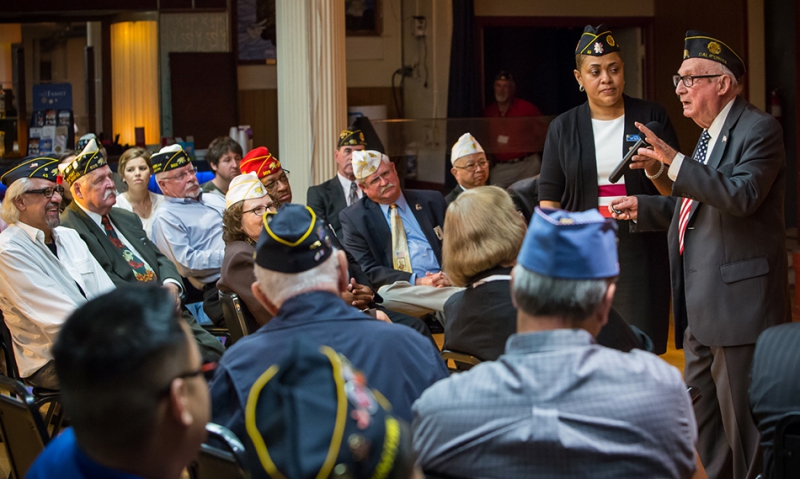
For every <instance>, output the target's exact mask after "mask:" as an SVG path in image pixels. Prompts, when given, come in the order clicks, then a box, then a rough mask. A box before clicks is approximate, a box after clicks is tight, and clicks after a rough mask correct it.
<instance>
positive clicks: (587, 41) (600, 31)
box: [575, 24, 619, 57]
mask: <svg viewBox="0 0 800 479" xmlns="http://www.w3.org/2000/svg"><path fill="white" fill-rule="evenodd" d="M618 51H619V43H617V41H616V40H615V39H614V37H612V36H611V30H609V29H608V27H606V26H605V25H602V24H601V25H598V26H597V27H593V26H591V25H586V28H584V29H583V35H581V39H580V40H578V45H577V46H576V47H575V54H576V55H591V56H593V57H601V56H603V55H607V54H609V53H611V52H618Z"/></svg>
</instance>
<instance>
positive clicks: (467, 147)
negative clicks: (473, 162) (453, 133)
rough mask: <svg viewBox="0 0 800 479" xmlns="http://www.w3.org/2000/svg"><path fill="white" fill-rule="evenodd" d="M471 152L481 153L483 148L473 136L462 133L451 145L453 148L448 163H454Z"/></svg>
mask: <svg viewBox="0 0 800 479" xmlns="http://www.w3.org/2000/svg"><path fill="white" fill-rule="evenodd" d="M473 153H483V148H482V147H481V144H480V143H478V140H476V139H475V137H474V136H472V135H470V134H469V133H464V134H463V135H461V138H459V139H458V141H457V142H456V144H455V145H453V149H452V150H451V152H450V163H452V164H455V162H456V160H457V159H459V158H463V157H465V156H467V155H471V154H473Z"/></svg>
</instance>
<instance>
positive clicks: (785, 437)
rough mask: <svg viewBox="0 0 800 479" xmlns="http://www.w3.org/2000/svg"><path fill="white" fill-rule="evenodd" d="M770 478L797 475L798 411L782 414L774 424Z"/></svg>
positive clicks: (799, 449)
mask: <svg viewBox="0 0 800 479" xmlns="http://www.w3.org/2000/svg"><path fill="white" fill-rule="evenodd" d="M772 457H773V466H772V474H771V475H770V476H769V477H770V479H786V478H789V477H797V474H798V471H800V412H790V413H787V414H784V416H783V417H782V418H780V419H779V420H778V423H777V424H776V425H775V438H774V440H773V451H772Z"/></svg>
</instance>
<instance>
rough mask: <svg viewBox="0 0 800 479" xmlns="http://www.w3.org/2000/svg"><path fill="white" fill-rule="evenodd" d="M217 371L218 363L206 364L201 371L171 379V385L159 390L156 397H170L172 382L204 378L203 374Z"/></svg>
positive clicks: (201, 367) (186, 373)
mask: <svg viewBox="0 0 800 479" xmlns="http://www.w3.org/2000/svg"><path fill="white" fill-rule="evenodd" d="M215 369H217V363H205V364H203V365H202V366H200V368H199V369H197V370H195V371H189V372H185V373H183V374H179V375H177V376H175V377H174V378H172V379H170V381H169V384H167V385H166V386H164V387H163V388H161V389H159V390H158V391H157V392H156V395H157V396H156V397H163V396H166V395H168V394H169V390H170V388H171V387H172V381H174V380H176V379H189V378H195V377H197V376H202V375H203V374H205V373H207V372H209V371H213V370H215Z"/></svg>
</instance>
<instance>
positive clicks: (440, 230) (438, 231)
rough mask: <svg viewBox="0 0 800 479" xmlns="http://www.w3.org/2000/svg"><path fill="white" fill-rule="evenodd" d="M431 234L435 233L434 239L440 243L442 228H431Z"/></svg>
mask: <svg viewBox="0 0 800 479" xmlns="http://www.w3.org/2000/svg"><path fill="white" fill-rule="evenodd" d="M433 232H434V233H436V237H437V238H439V240H440V241H441V239H442V227H441V226H437V227H435V228H433Z"/></svg>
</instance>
